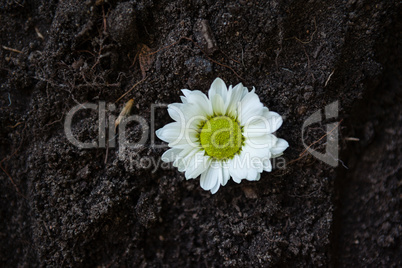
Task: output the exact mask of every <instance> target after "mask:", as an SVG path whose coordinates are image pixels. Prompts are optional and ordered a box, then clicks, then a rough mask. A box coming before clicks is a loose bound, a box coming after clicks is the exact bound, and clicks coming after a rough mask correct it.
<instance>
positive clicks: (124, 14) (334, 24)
mask: <svg viewBox="0 0 402 268" xmlns="http://www.w3.org/2000/svg"><path fill="white" fill-rule="evenodd" d="M401 11H402V10H401V5H400V4H399V3H398V1H381V2H379V1H370V0H350V1H315V0H312V1H308V2H307V1H305V2H304V1H303V2H302V1H269V2H265V1H259V2H257V1H247V0H244V1H238V2H233V3H228V2H226V1H225V3H223V1H210V0H193V1H189V0H183V1H135V0H133V1H126V2H119V1H114V0H109V1H107V0H105V1H103V0H96V1H95V0H87V1H81V0H65V1H60V2H58V1H55V0H53V1H52V0H51V1H43V0H38V1H29V0H19V1H15V0H14V1H13V0H3V1H2V2H1V3H0V45H1V48H0V83H1V88H0V122H1V128H0V150H1V151H0V161H1V162H0V167H1V170H0V179H1V180H0V181H1V186H0V195H1V198H0V202H1V210H0V217H1V221H0V238H1V240H0V241H1V243H0V266H3V267H16V266H53V267H59V266H63V267H64V266H67V267H69V266H73V267H88V266H89V267H91V266H92V267H93V266H102V267H110V266H111V267H118V266H128V267H139V266H140V267H147V266H148V267H160V266H164V267H170V266H173V267H190V266H191V267H193V266H195V267H215V266H216V267H220V266H225V267H226V266H230V267H259V266H261V267H278V266H285V267H316V266H317V267H319V266H324V267H327V266H340V267H400V266H401V265H402V264H401V257H400V256H399V255H400V252H402V249H401V241H400V233H401V231H402V228H401V215H400V201H401V200H400V199H401V194H402V193H401V178H402V171H401V163H402V159H401V158H402V154H401V148H402V135H401V134H402V128H401V126H402V111H401V97H402V89H401V81H402V75H401V68H400V67H401V40H402V39H401V32H402V31H401V30H402V27H401V22H400V20H398V16H399V17H400V14H402V12H401ZM183 37H186V38H183ZM148 48H149V49H148ZM147 51H157V53H155V54H153V55H149V54H147ZM144 77H145V80H144V81H143V82H141V83H140V84H139V85H138V86H137V87H135V88H134V89H133V90H132V91H130V92H129V93H128V94H127V95H126V96H125V97H123V98H122V99H121V100H119V101H118V102H117V103H116V106H117V108H116V110H115V111H114V112H108V116H109V115H114V116H117V115H118V114H119V111H120V110H121V108H122V107H123V106H124V104H125V103H126V102H127V101H128V100H129V99H131V98H134V100H135V104H134V107H133V110H132V113H133V114H136V115H139V116H141V117H143V118H144V119H146V120H147V122H150V118H151V111H152V105H153V104H156V103H162V104H165V103H172V102H178V101H179V100H180V98H179V96H180V95H181V91H180V89H182V88H189V89H199V90H202V91H203V92H207V90H208V89H209V85H210V84H211V82H212V81H213V80H214V79H215V78H216V77H221V78H222V79H223V80H225V81H226V83H227V84H232V85H235V84H237V83H239V82H242V83H243V84H244V85H245V86H247V87H249V88H251V87H253V86H255V88H256V92H257V93H258V94H259V96H260V98H261V101H262V102H263V103H264V104H265V105H266V106H267V107H269V108H270V109H271V110H273V111H277V112H278V113H280V114H281V115H284V116H285V118H286V119H285V122H284V124H283V126H282V127H281V129H280V130H279V131H278V136H280V137H283V138H285V139H286V140H288V141H289V144H290V147H289V149H288V150H286V151H285V154H284V156H285V158H286V159H287V160H288V165H287V166H286V169H285V170H279V169H278V170H275V171H274V172H272V173H263V174H262V177H261V180H260V181H259V182H246V181H243V182H242V183H241V184H239V185H238V184H236V183H234V182H233V181H230V182H229V183H228V184H227V185H226V186H225V187H222V188H221V189H220V190H219V191H218V193H217V194H215V195H211V194H210V193H209V192H206V191H204V190H202V189H201V187H200V186H199V182H198V180H190V181H186V180H185V178H184V175H183V174H182V173H180V172H178V171H177V169H175V168H166V167H165V168H163V167H159V168H155V167H149V168H145V167H144V166H139V165H135V164H133V156H138V157H139V158H142V159H152V158H154V159H159V157H160V155H161V154H162V153H163V151H164V150H165V149H162V148H156V147H153V146H152V144H151V141H150V139H148V141H147V143H146V145H145V146H141V147H137V148H132V149H129V148H126V149H125V151H124V152H123V153H122V152H121V151H120V154H119V147H118V146H117V147H116V148H109V149H108V150H106V149H105V148H99V149H79V148H77V147H76V146H74V145H73V144H71V143H70V142H69V141H68V140H67V137H66V134H65V132H64V121H65V118H66V114H67V113H68V111H69V110H70V109H71V108H72V107H74V106H75V105H77V103H86V102H89V103H96V104H99V103H100V102H101V101H105V102H106V104H112V103H115V102H116V100H118V99H119V98H120V97H121V96H122V95H123V94H124V93H125V92H127V91H128V90H129V89H130V88H132V86H133V85H134V84H135V83H137V82H139V81H140V80H142V79H143V78H144ZM337 100H338V101H339V105H340V108H341V110H340V112H339V117H338V118H336V121H340V120H342V122H341V125H340V145H341V148H340V152H341V153H340V156H341V157H340V165H339V166H338V167H337V168H333V167H331V166H329V165H327V164H325V163H323V162H321V161H319V160H317V159H315V158H314V157H312V156H311V155H306V156H304V157H302V158H300V159H299V160H297V161H292V160H295V159H298V158H299V154H300V153H301V152H302V151H303V150H304V146H303V143H302V140H301V129H302V125H303V122H304V121H305V120H306V119H307V118H308V117H309V116H310V115H311V114H313V113H314V112H315V111H317V110H321V109H323V108H324V107H325V106H326V105H328V104H330V103H332V102H334V101H337ZM156 118H157V120H156V123H155V125H154V126H155V129H156V128H159V127H161V126H163V125H164V124H166V123H168V122H170V121H171V119H169V117H168V115H167V113H166V111H165V109H158V110H157V116H156ZM326 123H327V122H323V124H322V125H319V124H317V125H315V126H313V127H309V128H308V129H307V130H306V132H305V136H306V137H305V138H306V140H305V142H306V143H307V144H311V143H313V142H314V141H317V140H319V139H320V137H322V136H323V135H324V134H325V129H326V128H325V124H326ZM112 124H113V121H112ZM98 125H99V116H98V112H97V111H95V110H90V109H88V110H86V111H80V112H79V113H77V115H76V116H75V117H74V121H73V130H74V131H73V133H74V135H75V137H76V138H77V139H78V140H80V141H82V142H90V141H92V140H97V137H98ZM111 127H113V125H111ZM150 127H151V130H153V128H152V126H151V125H150ZM128 129H129V130H130V131H129V132H128V133H129V134H128V139H129V140H131V141H134V140H136V139H137V138H138V137H139V136H141V134H142V130H141V128H140V127H139V125H138V124H129V125H128ZM151 135H153V133H151ZM151 135H150V137H151ZM356 138H358V141H357V139H356ZM325 140H326V138H324V139H322V140H320V141H319V142H318V143H316V144H314V146H313V148H314V149H317V150H320V151H324V150H325V149H324V147H325ZM158 142H160V141H158ZM120 146H121V145H120ZM290 161H292V162H290ZM142 164H143V165H144V163H142Z"/></svg>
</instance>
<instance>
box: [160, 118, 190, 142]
mask: <svg viewBox="0 0 402 268" xmlns="http://www.w3.org/2000/svg"><path fill="white" fill-rule="evenodd" d="M155 133H156V136H157V137H158V138H159V139H161V140H163V141H166V142H169V143H171V142H174V141H176V140H177V139H179V138H180V136H184V128H183V127H182V126H181V124H180V123H178V122H173V123H169V124H167V125H165V126H164V127H163V128H160V129H158V130H157V131H156V132H155Z"/></svg>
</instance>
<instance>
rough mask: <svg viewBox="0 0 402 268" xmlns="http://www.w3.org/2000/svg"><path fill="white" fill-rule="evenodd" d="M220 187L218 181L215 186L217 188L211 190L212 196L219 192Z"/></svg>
mask: <svg viewBox="0 0 402 268" xmlns="http://www.w3.org/2000/svg"><path fill="white" fill-rule="evenodd" d="M220 186H221V184H220V182H219V181H217V182H216V184H215V186H214V187H212V189H211V194H216V192H217V191H218V190H219V187H220Z"/></svg>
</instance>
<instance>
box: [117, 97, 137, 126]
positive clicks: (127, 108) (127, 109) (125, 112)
mask: <svg viewBox="0 0 402 268" xmlns="http://www.w3.org/2000/svg"><path fill="white" fill-rule="evenodd" d="M133 104H134V99H130V100H129V101H128V102H127V103H126V104H125V105H124V107H123V109H122V110H121V112H120V114H119V116H118V117H117V119H116V121H115V123H114V127H115V128H117V126H118V125H119V124H120V122H121V121H122V120H123V119H124V117H126V116H127V115H129V114H130V111H131V108H132V107H133Z"/></svg>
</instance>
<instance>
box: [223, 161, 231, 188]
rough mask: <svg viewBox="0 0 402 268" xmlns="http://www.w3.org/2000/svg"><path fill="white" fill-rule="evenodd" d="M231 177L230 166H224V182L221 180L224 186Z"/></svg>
mask: <svg viewBox="0 0 402 268" xmlns="http://www.w3.org/2000/svg"><path fill="white" fill-rule="evenodd" d="M229 179H230V173H229V167H228V166H226V167H223V168H222V182H221V184H222V186H225V185H226V183H228V181H229Z"/></svg>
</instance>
